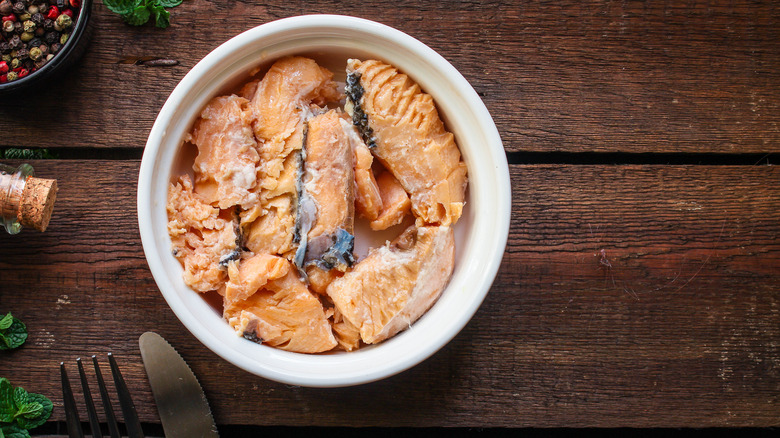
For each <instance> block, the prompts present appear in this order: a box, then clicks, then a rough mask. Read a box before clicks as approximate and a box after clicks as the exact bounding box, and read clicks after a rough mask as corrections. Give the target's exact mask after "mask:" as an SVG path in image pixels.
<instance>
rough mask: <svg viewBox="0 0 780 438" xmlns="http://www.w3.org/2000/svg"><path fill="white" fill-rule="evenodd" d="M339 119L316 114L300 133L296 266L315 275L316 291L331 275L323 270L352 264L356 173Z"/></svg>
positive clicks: (330, 114) (335, 113) (332, 112)
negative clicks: (301, 152) (302, 150)
mask: <svg viewBox="0 0 780 438" xmlns="http://www.w3.org/2000/svg"><path fill="white" fill-rule="evenodd" d="M341 120H342V117H341V115H340V113H339V112H338V111H336V110H330V111H328V112H326V113H324V114H320V115H318V116H315V117H313V118H311V119H310V120H309V121H308V122H307V123H308V125H307V126H308V129H307V131H306V136H305V138H306V141H305V148H304V153H303V157H304V160H303V172H302V176H301V187H300V198H299V204H298V206H299V208H298V215H297V226H298V228H297V234H298V237H299V246H298V250H297V252H296V254H295V265H296V266H297V267H298V268H299V269H301V270H302V271H303V272H304V273H306V274H312V273H315V274H314V275H313V276H311V277H310V280H314V289H315V290H317V291H321V290H323V289H324V287H325V286H326V285H327V284H323V283H322V282H323V281H324V282H329V281H330V279H332V276H329V275H327V276H326V275H322V274H323V273H324V272H327V271H330V270H333V269H335V270H337V271H340V272H344V271H346V270H347V268H348V267H350V266H352V263H354V257H353V255H352V250H353V247H354V239H355V237H354V235H353V234H352V233H353V228H354V221H355V183H354V181H355V174H354V167H353V152H352V144H351V143H350V141H349V138H348V136H347V134H346V133H345V132H344V129H343V127H342V124H341ZM317 271H324V272H317Z"/></svg>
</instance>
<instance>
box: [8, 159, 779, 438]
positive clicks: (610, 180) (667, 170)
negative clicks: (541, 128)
mask: <svg viewBox="0 0 780 438" xmlns="http://www.w3.org/2000/svg"><path fill="white" fill-rule="evenodd" d="M33 164H34V166H35V167H36V170H37V173H38V174H39V175H40V176H43V177H48V178H57V180H58V182H59V184H60V187H61V188H60V195H59V198H58V201H57V205H56V208H55V212H54V216H53V218H52V221H51V225H50V227H49V229H48V230H47V231H46V232H45V233H36V232H31V231H27V230H25V231H23V233H22V234H20V235H17V236H14V237H12V236H5V237H2V236H0V254H1V256H0V278H1V279H2V283H1V284H0V312H5V311H7V310H11V311H13V312H14V314H15V315H17V316H18V317H20V318H21V319H23V320H24V321H25V322H26V323H27V326H28V328H29V331H30V338H29V340H28V342H27V344H26V345H25V346H24V347H22V348H21V349H19V350H17V351H14V352H11V353H9V354H5V353H4V354H3V357H2V358H1V360H0V376H5V377H8V378H9V379H11V381H12V382H13V383H14V384H15V385H19V386H23V387H25V388H27V389H28V390H30V391H33V392H40V393H44V394H47V395H49V396H50V397H51V398H52V400H53V401H54V402H55V411H54V414H53V417H52V420H56V421H62V420H63V418H64V413H63V411H62V408H61V407H62V404H61V398H60V394H59V376H58V375H57V366H58V364H59V362H60V361H65V362H66V364H68V366H69V369H70V371H71V374H72V375H74V374H75V372H76V367H75V359H76V358H77V357H86V356H89V355H91V354H98V355H100V357H102V358H103V359H104V361H105V356H104V354H105V353H106V352H108V351H112V352H114V354H115V355H116V356H117V358H118V360H119V363H120V366H121V367H122V369H123V370H124V372H125V378H126V380H128V381H129V382H130V385H131V391H132V392H133V396H134V398H135V399H136V404H137V406H138V407H139V411H140V415H141V418H142V420H143V421H146V422H157V421H159V420H158V417H157V413H156V411H155V409H154V407H153V402H152V396H151V393H150V389H149V387H148V382H147V380H146V377H145V374H144V372H143V367H142V365H141V359H140V354H139V352H138V346H137V339H138V336H139V335H140V334H141V333H143V332H144V331H147V330H155V331H157V332H159V333H160V334H162V335H163V336H164V337H165V338H167V339H168V340H169V341H170V342H171V343H172V344H173V345H174V346H175V347H176V348H177V349H178V351H179V352H180V353H181V354H182V356H183V357H184V358H185V359H186V360H187V361H188V363H189V364H190V365H191V367H192V368H193V370H194V371H195V373H196V374H197V375H198V376H199V378H200V380H201V383H202V385H203V387H204V389H205V391H206V394H207V396H208V397H209V399H210V401H211V404H212V408H213V410H214V413H215V416H216V419H217V421H218V422H219V423H220V424H255V425H296V426H312V425H317V426H464V427H488V426H499V427H520V426H565V427H578V426H601V427H616V426H631V427H658V426H665V427H685V426H687V427H707V426H762V427H763V426H777V425H778V424H780V404H778V402H779V400H778V394H780V350H778V345H779V344H780V277H778V274H777V273H778V266H780V240H779V239H778V237H780V221H778V213H777V212H778V211H780V172H778V170H777V169H776V168H775V167H773V166H761V167H749V166H572V165H569V166H554V165H529V166H511V175H512V181H513V197H514V199H513V215H512V223H511V230H510V239H509V243H508V246H507V250H506V253H505V256H504V260H503V264H502V268H501V270H500V272H499V274H498V277H497V278H496V281H495V283H494V285H493V287H492V289H491V292H490V293H489V295H488V297H487V299H486V301H485V302H484V304H483V305H482V307H481V308H480V310H479V311H478V312H477V314H476V316H475V317H474V318H473V320H472V321H471V322H470V323H469V324H468V325H467V327H466V328H465V329H464V330H463V331H462V332H461V333H460V334H459V335H458V336H457V337H456V338H455V339H454V340H453V341H452V342H451V343H450V344H448V345H447V346H446V347H444V348H443V349H442V350H441V351H439V352H438V353H436V354H435V355H434V356H433V357H431V358H430V359H428V360H426V361H425V362H423V363H422V364H420V365H418V366H416V367H414V368H412V369H411V370H409V371H406V372H404V373H401V374H400V375H397V376H395V377H392V378H389V379H386V380H384V381H380V382H376V383H373V384H369V385H363V386H360V387H356V388H341V389H311V388H301V387H292V386H287V385H282V384H277V383H274V382H270V381H267V380H265V379H262V378H260V377H256V376H253V375H250V374H248V373H246V372H244V371H241V370H239V369H238V368H236V367H234V366H233V365H231V364H229V363H227V362H225V361H224V360H222V359H220V358H219V357H217V356H215V355H214V354H212V353H211V352H209V351H208V350H207V349H206V348H205V347H204V346H202V345H201V344H200V343H199V342H198V341H197V340H196V339H195V338H194V337H193V336H192V335H191V334H190V333H189V332H187V331H186V329H185V328H184V327H183V326H182V325H181V323H179V322H178V320H177V319H176V318H175V316H174V315H173V313H172V312H171V311H170V309H169V308H168V307H167V305H166V304H165V302H164V300H163V299H162V297H161V296H160V294H159V292H158V290H157V288H156V286H155V284H154V281H153V280H152V278H151V274H150V273H149V270H148V267H147V265H146V261H145V259H144V255H143V251H142V248H141V244H140V240H139V235H138V227H137V223H136V216H135V184H136V180H137V173H138V166H139V163H138V162H137V161H90V160H84V161H65V160H59V161H39V162H34V163H33ZM602 250H603V252H602ZM44 267H45V268H44Z"/></svg>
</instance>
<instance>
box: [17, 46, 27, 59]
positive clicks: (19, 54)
mask: <svg viewBox="0 0 780 438" xmlns="http://www.w3.org/2000/svg"><path fill="white" fill-rule="evenodd" d="M29 54H30V52H29V51H28V50H27V49H24V48H22V49H19V50H17V51H16V57H17V58H19V60H20V61H21V60H22V59H25V58H27V56H29Z"/></svg>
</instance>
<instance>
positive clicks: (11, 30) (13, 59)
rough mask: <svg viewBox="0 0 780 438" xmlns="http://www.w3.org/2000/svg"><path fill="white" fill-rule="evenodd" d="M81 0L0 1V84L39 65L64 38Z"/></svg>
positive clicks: (16, 77) (67, 36) (31, 71)
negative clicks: (0, 18)
mask: <svg viewBox="0 0 780 438" xmlns="http://www.w3.org/2000/svg"><path fill="white" fill-rule="evenodd" d="M80 7H81V0H0V16H2V20H3V25H2V29H0V56H1V57H2V58H0V83H5V82H13V81H15V80H18V79H21V78H23V77H25V76H27V75H29V74H30V73H33V72H34V71H35V70H37V69H39V68H41V67H43V66H44V65H46V63H48V62H49V61H51V59H52V58H54V56H55V55H56V54H57V52H59V51H60V50H61V49H62V46H63V45H65V43H66V42H67V41H68V38H69V37H70V32H71V30H72V29H73V24H74V23H75V22H76V20H77V19H78V13H79V8H80Z"/></svg>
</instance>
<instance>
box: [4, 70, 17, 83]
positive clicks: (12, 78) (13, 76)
mask: <svg viewBox="0 0 780 438" xmlns="http://www.w3.org/2000/svg"><path fill="white" fill-rule="evenodd" d="M6 79H8V82H13V81H15V80H17V79H19V73H16V72H15V71H9V72H8V75H7V76H6Z"/></svg>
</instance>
